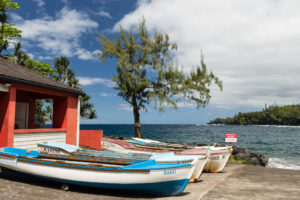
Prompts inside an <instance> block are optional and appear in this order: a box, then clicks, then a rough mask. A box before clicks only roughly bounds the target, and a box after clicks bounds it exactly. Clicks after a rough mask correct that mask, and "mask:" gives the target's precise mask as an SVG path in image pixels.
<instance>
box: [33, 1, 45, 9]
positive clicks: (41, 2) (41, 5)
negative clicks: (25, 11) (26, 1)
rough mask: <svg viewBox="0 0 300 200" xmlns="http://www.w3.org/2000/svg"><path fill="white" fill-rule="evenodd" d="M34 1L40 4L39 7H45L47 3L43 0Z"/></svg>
mask: <svg viewBox="0 0 300 200" xmlns="http://www.w3.org/2000/svg"><path fill="white" fill-rule="evenodd" d="M33 1H34V2H36V3H37V4H38V7H44V5H45V2H44V1H43V0H33Z"/></svg>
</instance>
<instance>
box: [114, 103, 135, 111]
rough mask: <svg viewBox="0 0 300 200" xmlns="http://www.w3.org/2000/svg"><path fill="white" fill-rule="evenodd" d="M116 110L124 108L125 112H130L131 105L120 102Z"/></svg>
mask: <svg viewBox="0 0 300 200" xmlns="http://www.w3.org/2000/svg"><path fill="white" fill-rule="evenodd" d="M117 110H124V111H127V112H132V106H131V105H129V104H124V103H120V104H119V105H118V107H117Z"/></svg>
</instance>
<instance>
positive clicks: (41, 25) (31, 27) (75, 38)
mask: <svg viewBox="0 0 300 200" xmlns="http://www.w3.org/2000/svg"><path fill="white" fill-rule="evenodd" d="M15 18H16V17H15ZM16 19H17V18H16ZM17 27H18V28H19V29H21V30H22V31H23V32H22V38H23V40H25V41H30V42H32V43H36V44H37V46H39V47H40V48H42V49H44V50H45V51H47V52H48V53H51V54H52V55H54V56H59V55H63V56H68V57H72V56H77V57H78V58H79V59H82V60H94V59H96V58H95V56H94V55H93V54H92V52H90V51H88V50H86V49H84V48H82V47H81V46H80V39H81V36H83V35H84V34H86V33H88V32H90V31H94V30H95V29H96V28H97V27H98V23H97V22H95V21H93V20H91V19H90V18H89V16H88V15H87V14H86V13H83V12H79V11H77V10H74V9H69V8H67V7H64V8H63V9H61V10H60V11H59V12H58V13H57V14H56V16H55V17H49V16H47V17H44V18H41V19H32V20H23V21H22V22H21V23H18V24H17Z"/></svg>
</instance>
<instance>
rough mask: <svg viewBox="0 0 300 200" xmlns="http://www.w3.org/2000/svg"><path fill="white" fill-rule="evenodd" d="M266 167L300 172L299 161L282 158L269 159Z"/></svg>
mask: <svg viewBox="0 0 300 200" xmlns="http://www.w3.org/2000/svg"><path fill="white" fill-rule="evenodd" d="M267 167H269V168H280V169H293V170H300V160H286V159H283V158H269V160H268V165H267Z"/></svg>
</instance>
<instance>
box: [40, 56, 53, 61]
mask: <svg viewBox="0 0 300 200" xmlns="http://www.w3.org/2000/svg"><path fill="white" fill-rule="evenodd" d="M52 59H53V58H52V57H51V56H39V57H38V60H52Z"/></svg>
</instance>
